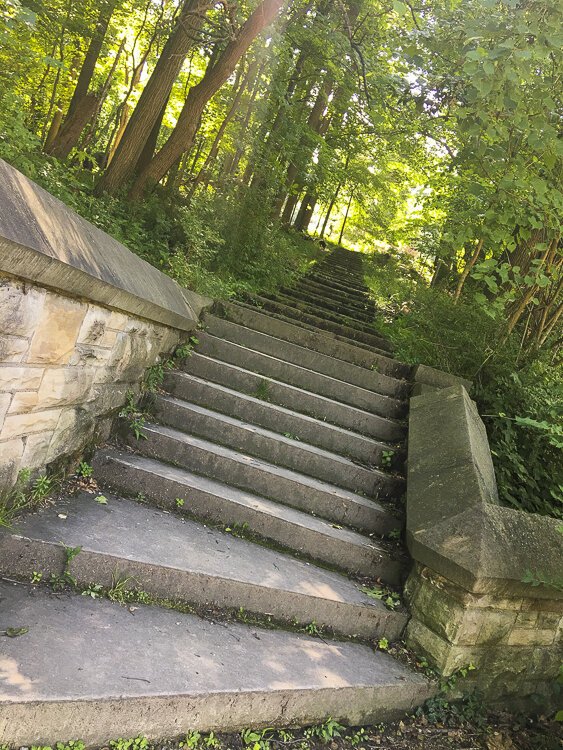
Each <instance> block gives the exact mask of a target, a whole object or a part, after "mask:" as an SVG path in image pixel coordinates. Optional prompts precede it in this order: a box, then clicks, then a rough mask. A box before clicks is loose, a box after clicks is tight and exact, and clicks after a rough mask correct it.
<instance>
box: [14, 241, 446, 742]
mask: <svg viewBox="0 0 563 750" xmlns="http://www.w3.org/2000/svg"><path fill="white" fill-rule="evenodd" d="M375 312H376V311H375V309H374V307H373V304H372V303H371V301H370V300H369V298H368V296H367V294H366V288H365V287H364V285H363V282H362V271H361V258H360V256H359V255H357V254H355V253H350V252H347V251H344V250H340V249H339V250H337V251H335V252H333V253H331V254H330V255H327V256H326V257H325V258H324V259H323V260H322V261H320V262H318V263H317V264H315V265H314V266H313V268H312V270H311V271H310V272H309V273H308V274H307V275H306V276H305V277H304V278H303V279H301V280H300V281H299V282H298V283H297V284H296V285H295V286H293V287H291V288H283V289H281V290H280V291H279V292H278V293H277V294H275V295H263V296H253V297H249V298H248V299H246V300H245V301H244V302H222V303H217V304H216V305H215V307H214V310H213V312H211V313H208V314H206V315H205V318H204V321H203V323H204V328H203V330H202V331H201V332H200V333H199V334H198V339H199V343H198V345H197V347H196V351H195V352H194V353H193V354H192V356H191V357H189V358H188V359H187V360H186V361H185V362H184V364H183V366H182V368H181V369H179V370H176V371H173V372H171V373H169V375H168V376H167V378H166V381H165V389H164V390H165V392H163V393H161V394H158V395H157V396H156V397H155V398H154V403H153V404H152V410H151V411H152V415H153V418H152V421H151V423H150V424H146V426H145V428H144V438H143V439H140V440H136V439H135V438H134V436H132V435H131V433H129V434H128V437H127V438H126V441H125V444H121V445H120V446H119V447H106V448H104V449H102V450H101V451H99V452H98V454H97V456H96V459H95V462H94V467H95V474H94V475H95V478H96V480H97V482H98V484H99V486H100V487H101V488H102V490H103V493H104V498H105V500H106V502H104V499H102V502H97V501H96V496H95V495H93V494H91V493H88V492H82V493H80V494H78V496H73V497H63V498H61V499H59V500H57V502H56V503H55V504H54V505H52V506H49V507H48V508H46V509H44V510H42V511H41V512H39V513H36V514H33V515H30V516H28V517H26V518H25V519H23V520H22V521H21V522H20V523H18V525H17V528H15V529H12V530H4V531H2V532H1V533H0V572H1V573H2V575H3V576H4V580H3V581H2V582H0V631H2V630H6V629H7V628H11V627H25V628H28V632H27V633H26V634H25V635H22V636H20V637H18V638H3V639H2V642H1V643H0V742H4V743H6V742H7V743H13V744H16V745H17V744H20V745H24V744H26V745H29V744H40V743H41V744H47V743H50V744H52V743H53V742H55V741H57V740H63V741H65V740H69V739H77V738H80V739H83V740H84V741H86V742H87V743H93V744H95V743H106V742H107V741H108V740H109V739H111V738H112V737H115V736H126V735H136V734H139V733H142V734H145V735H146V736H148V737H149V738H158V737H165V736H175V735H178V734H180V733H181V732H186V731H187V730H189V729H192V728H198V729H202V730H203V729H204V730H210V729H222V730H229V729H238V728H241V727H244V726H266V725H278V726H281V725H288V724H310V723H315V722H319V721H323V720H324V719H325V718H326V717H327V716H329V715H330V716H332V717H333V718H336V719H338V720H341V721H344V722H349V723H351V724H361V723H369V722H373V721H382V720H386V719H389V718H393V717H397V716H400V715H401V714H404V713H405V712H407V711H409V710H411V709H412V708H413V707H414V706H415V705H418V704H420V703H421V702H423V701H424V700H425V699H426V698H427V697H429V695H430V694H431V691H432V688H431V687H430V686H429V684H428V683H427V682H426V681H425V680H424V679H423V678H422V677H420V676H419V675H416V674H413V673H412V672H410V671H409V670H408V669H406V668H405V667H404V666H402V665H401V664H399V663H397V662H396V661H394V660H393V659H392V658H391V657H390V656H388V655H387V654H385V653H382V652H381V651H374V650H373V649H372V648H370V647H369V645H366V644H365V643H359V642H352V641H350V640H347V637H349V636H356V637H357V639H363V640H364V641H366V642H369V641H373V640H374V639H379V638H387V639H388V640H390V641H391V640H394V639H397V638H398V637H400V634H401V632H402V630H403V628H404V625H405V623H406V614H405V612H404V611H402V610H400V609H399V610H398V611H396V610H390V609H388V608H386V607H385V606H384V604H383V603H382V601H380V600H378V599H376V598H373V596H368V594H367V593H366V590H367V591H368V592H370V591H371V592H372V590H373V589H374V588H377V587H378V586H381V585H389V586H394V587H400V585H401V583H402V581H403V580H404V576H405V573H406V570H407V566H408V562H407V561H406V559H405V555H404V553H403V551H402V549H401V546H400V545H399V544H398V543H397V541H396V540H395V539H396V536H397V532H398V531H399V530H400V529H401V528H402V525H403V518H402V505H401V496H402V494H403V492H404V479H403V476H402V469H403V463H404V448H403V443H404V440H405V432H406V423H405V416H406V398H407V395H408V382H407V380H406V378H407V376H408V373H409V368H408V367H407V366H405V365H403V364H401V363H400V362H398V361H397V360H395V359H394V358H393V355H392V352H391V350H390V347H389V344H388V343H387V342H386V341H385V340H384V339H383V338H382V337H381V336H379V335H378V334H377V332H376V330H375V329H374V327H373V325H372V321H373V320H374V318H375ZM98 499H99V498H98ZM234 531H235V532H237V535H234V534H233V532H234ZM389 535H391V537H390V536H389ZM77 547H80V548H81V550H80V552H79V553H78V554H76V555H74V556H72V554H70V555H69V552H68V550H69V549H70V548H77ZM65 548H66V550H65ZM69 558H71V559H70V560H69ZM64 570H66V572H67V580H68V575H70V576H72V579H73V580H74V581H76V586H77V587H78V588H79V589H87V592H86V593H88V592H89V593H90V595H89V596H88V595H86V596H84V595H82V596H81V595H80V594H79V593H58V594H53V593H51V592H50V591H49V589H48V588H47V587H44V586H30V585H29V584H27V585H22V584H21V583H19V584H15V583H14V582H13V580H12V581H10V580H6V578H9V579H16V578H19V579H20V580H24V581H28V582H29V581H30V579H31V578H32V577H33V575H34V572H35V574H36V575H35V578H37V577H38V576H37V574H38V573H39V574H41V576H42V580H43V581H46V580H48V579H49V578H50V577H51V576H53V575H54V576H60V575H61V571H64ZM90 584H96V585H102V586H103V587H105V588H106V589H111V590H112V591H113V592H116V591H119V590H120V591H123V590H124V589H127V588H131V589H136V590H138V591H141V592H144V593H142V594H137V596H136V599H137V600H139V599H141V600H146V601H147V602H149V603H148V604H139V603H138V601H136V603H135V606H129V607H124V606H123V605H121V604H118V603H115V602H113V601H109V600H108V599H106V598H92V593H94V597H95V596H96V590H95V589H93V588H92V587H91V586H90ZM89 586H90V588H89V589H88V587H89ZM164 600H166V602H165V601H164ZM171 601H174V602H176V603H180V604H181V605H182V606H181V609H182V611H179V610H178V609H170V608H169V607H170V602H171ZM164 604H166V606H163V605H164ZM186 604H190V605H192V606H193V608H194V610H193V613H186V606H185V605H186ZM233 610H234V611H236V612H238V619H239V620H241V622H233V621H232V617H231V618H230V620H229V619H225V618H224V617H223V613H227V612H229V611H233ZM250 618H251V622H248V620H249V619H250ZM245 620H246V622H245ZM274 623H275V624H276V625H277V626H278V627H277V628H276V629H271V628H270V629H268V628H267V627H266V626H267V625H271V624H274ZM303 625H308V626H309V627H308V631H309V632H310V633H313V634H314V633H316V632H317V631H318V630H320V631H321V632H322V637H321V638H319V637H311V636H309V635H307V634H305V633H304V632H303V630H302V629H300V626H301V628H302V626H303Z"/></svg>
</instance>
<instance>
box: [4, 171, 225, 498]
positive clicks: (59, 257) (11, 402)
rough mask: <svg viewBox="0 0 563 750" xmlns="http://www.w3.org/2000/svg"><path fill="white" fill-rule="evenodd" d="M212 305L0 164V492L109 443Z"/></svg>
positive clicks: (15, 172) (18, 174) (21, 176)
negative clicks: (119, 416)
mask: <svg viewBox="0 0 563 750" xmlns="http://www.w3.org/2000/svg"><path fill="white" fill-rule="evenodd" d="M210 303H211V300H208V299H206V298H203V297H200V296H199V295H197V294H194V293H192V292H187V291H186V290H183V289H181V288H180V287H179V286H178V285H177V284H176V283H175V282H173V281H172V279H170V278H169V277H167V276H165V275H164V274H162V273H160V272H159V271H158V270H156V269H155V268H152V267H151V266H149V264H147V263H145V261H143V260H141V259H140V258H139V257H137V256H136V255H134V254H133V253H131V252H130V251H129V250H127V248H125V247H124V246H123V245H120V243H118V242H116V240H114V239H113V238H111V237H109V236H108V235H107V234H105V233H103V232H101V231H100V230H98V229H97V228H95V227H93V226H92V225H91V224H89V223H88V222H87V221H85V220H84V219H82V218H81V217H79V216H77V215H76V214H74V213H73V212H72V211H70V209H69V208H68V207H67V206H65V205H64V204H62V203H61V202H60V201H57V200H56V199H55V198H53V196H51V195H49V194H48V193H46V192H45V191H44V190H42V189H41V188H39V187H38V186H37V185H35V184H34V183H33V182H31V181H30V180H27V179H26V178H25V177H23V175H21V174H20V173H18V172H17V171H16V170H14V169H13V168H11V167H9V166H8V165H7V164H5V163H4V162H2V161H1V160H0V487H2V488H5V487H9V486H10V485H12V484H13V483H14V481H15V479H16V477H17V474H18V472H19V471H20V469H23V468H30V469H41V468H43V467H45V466H46V465H48V464H51V463H52V462H54V461H56V460H58V459H61V458H63V457H65V456H74V455H78V454H79V453H80V451H81V450H83V448H84V446H85V445H86V444H87V443H88V442H89V441H91V440H92V439H93V438H94V437H96V436H98V437H104V435H105V434H107V431H108V429H109V424H110V422H111V418H112V416H113V415H114V414H115V413H116V411H118V410H119V408H120V407H121V406H122V405H123V404H124V403H125V400H126V394H127V391H128V390H136V389H138V386H139V383H140V381H141V379H142V377H143V374H144V372H145V370H146V368H147V367H150V366H151V365H153V364H154V363H155V362H156V361H157V359H158V357H159V355H161V354H163V353H168V352H170V351H172V350H173V349H174V348H175V346H176V345H178V344H179V343H180V342H181V341H184V340H185V339H186V338H187V337H188V336H189V331H191V330H193V329H194V328H195V327H196V326H197V321H198V317H199V314H200V312H201V310H202V309H203V308H204V307H205V306H207V305H208V304H210Z"/></svg>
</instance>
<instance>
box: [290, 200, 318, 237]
mask: <svg viewBox="0 0 563 750" xmlns="http://www.w3.org/2000/svg"><path fill="white" fill-rule="evenodd" d="M316 205H317V199H316V197H315V196H314V195H313V194H312V193H309V192H307V193H306V194H305V197H304V198H303V200H302V201H301V205H300V206H299V211H298V213H297V218H296V219H295V222H294V224H293V226H294V227H295V229H297V230H298V231H300V232H306V231H307V230H308V229H309V223H310V221H311V217H312V216H313V211H314V210H315V206H316Z"/></svg>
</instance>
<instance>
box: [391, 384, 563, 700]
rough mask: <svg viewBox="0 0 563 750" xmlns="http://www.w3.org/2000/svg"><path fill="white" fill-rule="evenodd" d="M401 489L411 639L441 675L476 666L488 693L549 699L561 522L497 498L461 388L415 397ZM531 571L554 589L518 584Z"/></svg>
mask: <svg viewBox="0 0 563 750" xmlns="http://www.w3.org/2000/svg"><path fill="white" fill-rule="evenodd" d="M444 385H445V384H444ZM418 390H419V392H420V391H421V389H418ZM407 487H408V489H407V543H408V546H409V549H410V552H411V554H412V556H413V558H414V560H415V565H414V568H413V570H412V572H411V574H410V577H409V579H408V582H407V586H406V597H407V601H408V603H409V606H410V609H411V614H412V618H411V620H410V622H409V624H408V627H407V633H406V638H407V643H408V645H409V646H410V647H412V648H413V649H414V650H415V651H416V652H417V653H419V654H423V655H425V656H426V657H427V658H428V660H429V661H430V663H431V664H432V665H434V666H435V667H436V668H437V669H438V670H439V671H440V673H441V674H443V675H447V676H449V675H451V674H453V673H454V672H455V671H456V670H458V669H459V668H460V667H464V666H466V665H468V664H469V663H473V664H474V665H475V666H476V667H477V669H476V671H475V672H473V673H472V680H473V682H474V684H475V685H476V686H477V687H478V688H479V689H480V690H481V691H482V692H483V694H484V695H485V696H486V697H487V698H488V699H489V700H493V701H502V702H506V701H507V700H509V699H510V700H512V699H515V698H519V699H521V698H523V699H528V698H530V697H531V696H533V695H538V694H539V695H542V696H544V697H546V698H548V699H549V698H550V697H551V696H553V695H554V693H555V690H556V682H555V681H556V678H557V675H558V673H559V669H560V666H561V661H562V656H563V649H562V626H563V591H561V590H560V588H559V587H560V586H561V584H562V582H563V555H562V552H563V535H562V534H561V533H560V529H559V527H560V526H561V522H560V521H557V520H556V519H554V518H548V517H545V516H539V515H536V514H530V513H524V512H521V511H517V510H512V509H510V508H506V507H503V506H501V505H499V503H498V496H497V488H496V481H495V474H494V468H493V463H492V459H491V453H490V449H489V444H488V440H487V435H486V431H485V426H484V424H483V422H482V421H481V419H480V417H479V414H478V412H477V408H476V406H475V403H474V402H473V401H472V400H471V399H470V397H469V396H468V394H467V391H466V389H465V387H464V386H463V385H462V384H461V383H458V384H457V385H453V386H449V387H445V388H442V389H440V387H439V386H435V387H426V388H423V389H422V391H421V395H418V396H416V397H413V398H411V409H410V417H409V458H408V485H407ZM528 571H532V573H533V574H534V575H535V576H536V577H537V578H541V579H543V580H545V581H551V582H553V585H550V584H545V585H537V586H532V585H531V584H529V583H525V582H524V581H523V579H524V578H525V577H526V574H527V572H528Z"/></svg>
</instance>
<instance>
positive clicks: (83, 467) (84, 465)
mask: <svg viewBox="0 0 563 750" xmlns="http://www.w3.org/2000/svg"><path fill="white" fill-rule="evenodd" d="M76 473H77V474H78V476H79V477H82V478H83V479H89V478H90V477H91V476H92V475H93V473H94V468H93V467H92V466H90V464H89V463H88V462H87V461H81V462H80V463H79V464H78V471H77V472H76Z"/></svg>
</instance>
